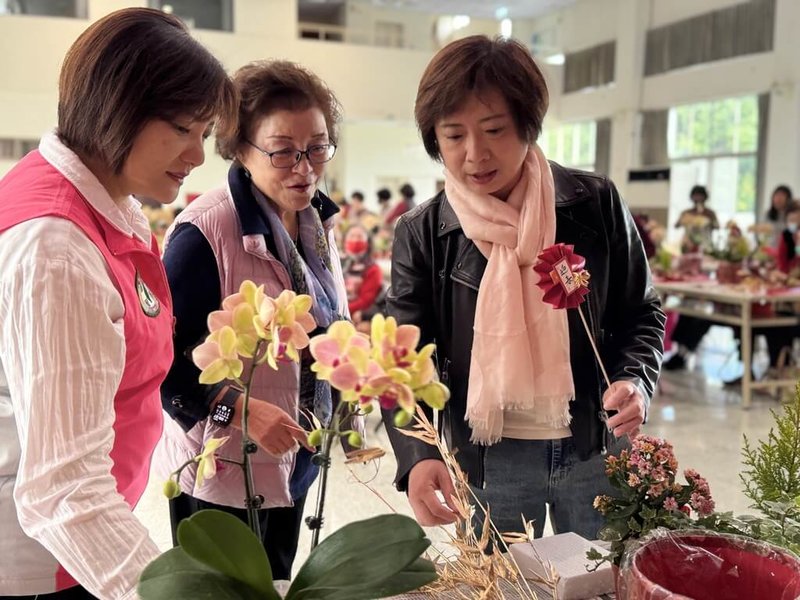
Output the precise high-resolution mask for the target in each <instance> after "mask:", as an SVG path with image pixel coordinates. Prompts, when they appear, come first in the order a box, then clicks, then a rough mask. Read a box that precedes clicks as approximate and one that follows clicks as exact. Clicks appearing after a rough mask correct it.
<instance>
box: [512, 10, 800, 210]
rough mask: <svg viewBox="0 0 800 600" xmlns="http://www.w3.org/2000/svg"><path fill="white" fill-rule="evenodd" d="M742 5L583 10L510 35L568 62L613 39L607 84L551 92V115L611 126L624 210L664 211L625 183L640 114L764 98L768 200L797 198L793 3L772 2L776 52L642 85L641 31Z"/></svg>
mask: <svg viewBox="0 0 800 600" xmlns="http://www.w3.org/2000/svg"><path fill="white" fill-rule="evenodd" d="M741 1H742V0H703V1H702V2H700V1H698V0H650V1H645V0H581V1H579V2H578V3H576V4H575V5H573V6H571V7H569V8H567V9H565V10H562V11H560V12H558V13H553V14H550V15H547V16H546V17H542V18H540V19H533V20H523V21H519V22H517V21H515V23H514V35H515V36H518V37H519V38H520V39H522V40H523V41H525V42H526V43H527V42H528V41H529V40H530V36H531V34H532V33H534V32H548V36H549V37H550V38H551V39H555V40H556V41H557V44H558V45H559V47H560V48H561V49H562V51H564V52H567V53H568V52H572V51H576V50H580V49H583V48H586V47H589V46H592V45H595V44H598V43H601V42H605V41H608V40H611V39H616V42H617V62H616V81H615V82H614V84H613V85H611V86H607V87H603V88H599V89H595V90H587V91H581V92H575V93H571V94H566V95H564V94H561V93H560V89H556V90H553V89H551V108H550V112H551V113H553V114H554V116H555V118H556V120H558V121H561V122H570V121H580V120H585V119H598V118H603V117H610V118H611V119H612V143H611V176H612V178H613V179H614V180H615V182H616V183H617V185H618V187H619V188H620V191H621V193H622V194H623V195H624V196H625V197H626V199H627V200H628V202H629V203H630V204H632V205H634V206H642V207H646V206H666V205H667V204H668V202H669V186H668V184H664V183H662V182H656V183H636V184H629V183H628V182H627V181H626V180H627V172H628V170H629V169H630V168H635V167H638V166H639V152H638V147H639V146H638V140H639V134H640V131H639V129H640V119H639V117H638V114H639V112H640V111H642V110H652V109H661V108H669V107H671V106H676V105H681V104H689V103H693V102H700V101H704V100H710V99H715V98H725V97H731V96H742V95H747V94H760V93H765V92H767V93H769V94H770V96H771V107H770V111H771V115H770V124H769V136H768V137H769V141H768V145H767V148H766V165H765V187H766V190H765V193H767V194H768V193H769V191H770V190H771V189H772V188H773V187H774V186H775V185H777V184H779V183H787V184H789V185H791V186H792V187H793V188H795V189H800V143H798V131H800V60H798V58H797V57H798V53H797V52H798V51H797V31H796V30H797V23H800V2H797V0H776V29H775V44H774V51H773V52H769V53H763V54H755V55H750V56H744V57H739V58H734V59H730V60H724V61H718V62H715V63H708V64H703V65H696V66H693V67H689V68H686V69H680V70H676V71H672V72H669V73H665V74H662V75H657V76H653V77H647V78H645V77H642V73H643V67H642V61H643V58H644V48H645V40H646V32H647V30H648V29H652V28H655V27H660V26H662V25H665V24H668V23H672V22H675V21H680V20H682V19H686V18H690V17H693V16H696V15H699V14H703V13H707V12H709V11H713V10H717V9H720V8H725V7H728V6H732V5H735V4H738V3H740V2H741ZM554 30H555V31H554ZM551 70H552V69H551ZM555 70H556V71H557V70H558V68H556V69H555ZM761 200H762V202H763V198H762V199H761Z"/></svg>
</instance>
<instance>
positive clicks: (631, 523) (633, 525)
mask: <svg viewBox="0 0 800 600" xmlns="http://www.w3.org/2000/svg"><path fill="white" fill-rule="evenodd" d="M628 529H630V530H631V531H635V532H640V531H641V530H642V526H641V525H639V522H638V521H637V520H636V519H634V518H633V517H631V518H630V519H628Z"/></svg>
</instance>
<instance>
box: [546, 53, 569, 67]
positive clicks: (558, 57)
mask: <svg viewBox="0 0 800 600" xmlns="http://www.w3.org/2000/svg"><path fill="white" fill-rule="evenodd" d="M565 60H566V57H565V56H564V54H563V53H558V54H551V55H550V56H548V57H547V58H545V59H544V62H546V63H547V64H548V65H563V64H564V61H565Z"/></svg>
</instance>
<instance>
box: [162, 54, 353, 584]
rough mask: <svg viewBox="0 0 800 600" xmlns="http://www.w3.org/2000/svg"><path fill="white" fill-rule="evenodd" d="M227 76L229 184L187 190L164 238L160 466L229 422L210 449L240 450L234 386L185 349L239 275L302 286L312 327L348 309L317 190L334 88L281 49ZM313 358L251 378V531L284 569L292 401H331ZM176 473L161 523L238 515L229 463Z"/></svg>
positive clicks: (240, 502)
mask: <svg viewBox="0 0 800 600" xmlns="http://www.w3.org/2000/svg"><path fill="white" fill-rule="evenodd" d="M234 84H235V86H236V88H237V90H238V92H239V95H240V104H239V121H238V126H237V128H234V130H233V133H232V134H231V135H228V136H218V137H217V149H218V150H219V152H220V154H221V155H222V156H223V157H225V158H227V159H232V161H233V162H232V164H231V167H230V170H229V171H228V181H227V185H225V186H224V187H221V188H219V189H216V190H213V191H210V192H208V193H206V194H204V195H202V196H201V197H200V198H198V199H197V200H195V201H194V202H192V204H190V205H189V206H188V207H187V208H186V210H184V211H183V212H182V213H181V214H180V216H179V217H178V218H177V219H176V221H175V223H174V224H173V225H172V227H171V228H170V231H168V232H167V236H166V239H165V251H164V264H165V266H166V271H167V277H168V279H169V284H170V288H171V290H172V295H173V302H174V311H175V318H176V327H175V337H174V349H175V361H174V362H173V364H172V369H171V370H170V372H169V374H168V375H167V378H166V380H165V382H164V385H163V386H162V388H161V399H162V403H163V406H164V409H165V410H166V411H167V412H168V413H169V414H170V415H171V416H172V419H171V420H167V423H166V424H165V427H164V435H163V437H162V440H161V444H160V446H159V448H158V450H157V452H156V456H155V459H154V465H155V466H156V469H159V470H161V471H162V473H163V474H166V473H168V472H170V471H172V470H174V469H176V468H177V467H178V466H180V465H181V464H183V462H184V461H185V460H186V459H187V457H191V456H193V455H196V454H198V453H199V452H200V450H201V448H202V447H203V445H204V443H205V442H206V441H207V440H208V439H209V438H212V437H222V436H230V437H231V439H230V440H229V442H228V443H227V444H226V445H225V446H223V447H222V448H221V450H220V451H219V452H218V455H219V456H220V457H221V458H227V459H233V460H241V450H240V448H241V444H240V442H241V431H240V428H241V417H242V401H243V394H242V392H241V390H239V389H237V388H236V387H234V386H231V385H229V384H228V383H226V382H223V383H220V384H217V385H202V384H200V383H198V376H199V374H200V371H199V370H198V369H197V368H196V367H195V365H194V364H193V363H192V361H191V350H192V349H193V348H194V347H195V346H196V345H197V344H198V343H200V342H201V341H203V340H204V338H205V336H206V334H207V327H206V318H207V316H208V314H209V313H210V312H212V311H214V310H217V309H218V308H219V306H220V302H221V300H222V299H223V298H225V297H226V296H228V295H230V294H233V293H235V292H237V291H238V290H239V286H240V284H241V282H242V281H244V280H246V279H249V280H252V281H254V282H256V283H257V284H259V285H260V284H263V285H264V286H265V292H266V293H267V294H268V295H270V296H273V297H276V296H278V294H280V293H281V291H283V290H285V289H291V290H294V291H295V292H297V293H302V294H309V295H310V296H311V297H312V298H313V307H312V314H313V316H314V319H315V320H316V322H317V324H318V325H319V327H320V328H327V326H328V325H330V324H331V323H332V322H333V321H335V320H338V319H342V318H346V317H347V316H348V312H347V294H346V292H345V287H344V280H343V277H342V270H341V265H340V259H339V255H338V253H337V250H336V245H335V243H334V241H333V233H332V229H331V228H332V225H333V216H334V215H335V214H336V213H337V212H338V207H337V206H336V204H335V203H334V202H333V201H331V200H330V199H329V198H328V197H326V196H325V195H324V194H322V193H321V192H320V191H319V190H318V185H319V182H320V180H321V179H322V176H323V174H324V172H325V166H326V163H327V162H328V161H329V160H330V159H331V158H333V155H334V153H335V151H336V129H337V125H338V122H339V120H340V114H341V113H340V107H339V104H338V101H337V100H336V97H335V96H334V94H333V93H332V92H331V90H329V89H328V87H327V86H326V85H325V84H324V83H323V82H322V81H321V80H320V79H319V78H318V77H317V76H316V75H314V74H313V73H311V72H309V71H308V70H306V69H304V68H303V67H301V66H299V65H296V64H294V63H290V62H285V61H262V62H255V63H251V64H248V65H246V66H245V67H243V68H241V69H240V70H239V71H238V72H237V73H236V74H235V75H234ZM311 362H312V360H311V358H310V356H309V355H308V351H307V350H306V351H305V352H304V354H303V355H302V360H301V364H299V365H298V364H295V363H283V364H281V365H280V367H279V369H278V370H277V371H274V370H272V369H269V368H261V369H259V370H257V371H256V375H255V377H254V380H253V386H252V389H251V393H252V396H251V399H250V400H251V401H250V405H249V422H248V427H249V432H248V433H249V435H250V436H251V437H252V439H253V440H254V441H255V442H256V443H257V444H258V446H259V448H258V452H256V453H255V454H254V455H253V469H254V473H253V476H254V483H255V490H254V491H255V494H258V495H261V496H263V498H264V503H263V508H262V509H260V511H259V513H260V520H261V531H262V536H263V543H264V547H265V549H266V551H267V555H268V556H269V560H270V564H271V566H272V575H273V577H274V578H275V579H289V577H290V575H291V570H292V562H293V560H294V557H295V554H296V551H297V539H298V536H299V532H300V524H301V518H302V514H303V505H304V503H305V499H306V493H307V491H308V488H309V487H310V485H311V483H312V482H313V481H314V479H315V477H316V474H317V467H316V466H314V465H312V464H311V461H310V457H311V450H312V449H311V448H309V447H306V433H305V432H304V431H303V430H304V428H305V429H309V427H308V423H307V422H306V421H305V418H304V417H303V416H302V412H304V411H306V410H307V411H312V412H313V413H314V414H316V416H317V417H318V418H319V419H320V420H322V421H323V422H325V421H326V420H327V419H329V418H330V415H331V390H330V387H329V386H328V385H327V384H321V383H318V382H317V381H316V379H315V377H314V374H313V373H312V372H311V370H310V364H311ZM180 483H181V487H182V490H183V492H184V494H183V495H181V496H179V497H178V498H175V499H173V500H171V501H170V516H171V519H172V527H173V537H174V534H175V531H176V528H177V526H178V523H179V522H180V521H181V520H182V519H184V518H186V517H188V516H190V515H192V514H193V513H194V512H196V511H198V510H200V509H204V508H216V509H219V510H223V511H225V512H228V513H231V514H233V515H235V516H237V517H239V518H241V519H242V520H243V521H245V522H246V521H247V516H246V511H245V507H244V494H245V491H244V490H245V487H244V481H243V477H242V471H241V469H239V468H238V467H230V468H224V469H221V470H220V471H218V473H217V475H216V477H214V478H213V479H211V480H207V481H205V482H204V483H203V485H202V486H201V487H195V471H194V469H193V468H191V467H190V468H188V469H186V470H185V471H184V472H183V477H182V479H181V482H180Z"/></svg>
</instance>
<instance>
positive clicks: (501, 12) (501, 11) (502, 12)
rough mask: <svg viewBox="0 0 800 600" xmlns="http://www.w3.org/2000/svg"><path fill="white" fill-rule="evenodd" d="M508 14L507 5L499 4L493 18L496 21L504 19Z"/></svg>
mask: <svg viewBox="0 0 800 600" xmlns="http://www.w3.org/2000/svg"><path fill="white" fill-rule="evenodd" d="M507 16H508V7H506V6H501V7H499V8H497V9H495V11H494V18H495V19H497V20H498V21H500V20H502V19H505V18H506V17H507Z"/></svg>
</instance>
